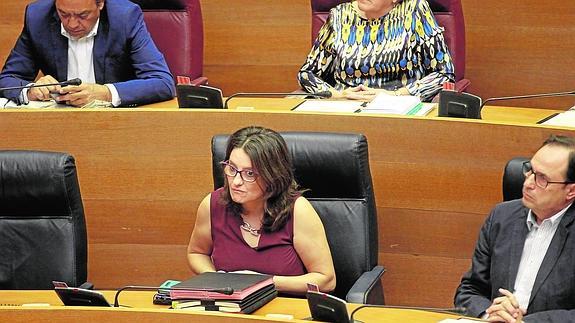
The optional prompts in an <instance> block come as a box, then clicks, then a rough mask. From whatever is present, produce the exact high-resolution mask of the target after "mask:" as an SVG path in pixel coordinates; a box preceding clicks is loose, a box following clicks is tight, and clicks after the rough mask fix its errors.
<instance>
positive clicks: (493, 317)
mask: <svg viewBox="0 0 575 323" xmlns="http://www.w3.org/2000/svg"><path fill="white" fill-rule="evenodd" d="M499 292H500V293H501V294H502V295H503V296H500V297H497V298H496V299H494V300H493V303H492V304H491V306H489V307H488V308H487V309H486V310H485V313H487V314H488V317H487V321H488V322H505V323H521V322H523V315H525V313H526V311H525V310H524V309H522V308H520V307H519V302H518V301H517V298H515V295H513V293H511V292H510V291H508V290H506V289H503V288H500V289H499Z"/></svg>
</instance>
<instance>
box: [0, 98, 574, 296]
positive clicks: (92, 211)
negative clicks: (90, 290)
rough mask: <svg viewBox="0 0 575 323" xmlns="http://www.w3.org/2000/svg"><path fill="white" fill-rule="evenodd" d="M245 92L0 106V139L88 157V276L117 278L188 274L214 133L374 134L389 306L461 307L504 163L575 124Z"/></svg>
mask: <svg viewBox="0 0 575 323" xmlns="http://www.w3.org/2000/svg"><path fill="white" fill-rule="evenodd" d="M234 102H235V104H239V105H243V106H249V105H252V106H255V107H256V110H255V111H252V112H240V111H234V110H194V109H188V110H175V109H173V108H171V109H170V108H168V109H160V108H161V107H169V106H172V107H173V105H174V104H175V103H174V102H168V103H162V104H158V105H157V106H158V107H159V108H158V109H147V108H140V109H109V110H77V109H69V110H67V111H63V110H25V111H19V110H2V111H0V138H2V142H1V143H0V149H40V150H56V151H67V152H70V153H72V154H73V155H74V156H75V157H76V160H77V165H78V173H79V177H80V184H81V188H82V196H83V199H84V206H85V212H86V217H87V224H88V232H89V279H90V280H91V281H92V282H94V283H95V284H96V286H98V287H99V288H116V287H120V286H122V285H126V284H144V285H145V284H149V285H155V284H158V283H159V282H160V281H163V280H165V279H184V278H186V277H188V276H189V275H190V272H189V270H188V268H187V264H186V259H185V250H186V245H187V242H188V239H189V235H190V232H191V230H192V228H193V223H194V221H195V211H196V208H197V206H198V204H199V202H200V201H201V199H202V198H203V197H204V196H205V195H206V194H207V193H208V192H210V191H211V190H212V180H211V156H210V140H211V137H212V136H213V135H214V134H218V133H231V132H233V131H234V130H236V129H238V128H240V127H243V126H246V125H251V124H258V125H263V126H267V127H271V128H273V129H276V130H278V131H287V130H289V131H338V132H361V133H364V134H365V135H366V136H367V138H368V142H369V147H370V148H369V149H370V150H369V153H370V166H371V172H372V176H373V182H374V189H375V194H376V203H377V207H378V225H379V232H380V235H379V249H380V250H379V252H380V261H381V264H382V265H384V266H385V267H386V268H387V270H388V271H387V273H386V274H385V276H384V277H385V278H384V283H385V286H386V296H387V299H388V303H389V304H401V305H427V306H449V304H451V302H452V298H453V290H454V288H455V286H457V283H458V281H459V279H460V277H461V274H462V273H463V272H464V271H465V270H467V267H468V265H469V259H470V257H471V254H472V251H473V247H474V243H475V240H476V237H477V232H478V230H479V227H480V226H481V224H482V222H483V220H484V219H485V217H486V215H487V213H488V212H489V210H490V209H491V208H492V207H493V205H494V204H495V203H497V202H498V201H500V200H501V174H502V169H503V166H504V164H505V162H506V161H507V160H508V159H510V158H512V157H514V156H529V155H531V154H532V153H533V152H534V151H535V150H536V149H537V148H538V147H539V145H540V143H541V142H542V141H543V140H544V139H545V138H546V137H547V136H548V135H549V134H551V133H571V134H574V133H575V131H568V130H558V129H553V128H547V127H543V126H538V125H533V124H534V121H535V120H539V119H540V118H542V117H543V116H545V115H547V114H549V113H550V112H548V111H547V110H543V111H537V110H529V109H514V108H505V109H498V108H486V109H485V111H484V117H485V119H486V120H456V119H445V118H432V117H431V118H405V117H383V116H357V115H355V116H349V115H337V114H324V115H322V114H301V113H284V112H281V111H277V112H276V111H268V112H266V111H260V110H258V106H259V107H263V106H265V107H270V108H271V109H273V110H276V109H279V110H281V109H282V108H281V107H282V106H283V109H284V110H285V109H286V108H289V106H291V105H293V104H295V103H297V102H298V100H281V99H279V100H269V99H268V100H246V99H243V100H242V99H238V100H237V101H234ZM290 104H291V105H290ZM490 120H491V121H490ZM496 120H511V121H504V122H497V121H496ZM514 120H517V121H522V120H523V121H524V122H526V124H521V123H518V122H517V121H514ZM530 124H531V125H530Z"/></svg>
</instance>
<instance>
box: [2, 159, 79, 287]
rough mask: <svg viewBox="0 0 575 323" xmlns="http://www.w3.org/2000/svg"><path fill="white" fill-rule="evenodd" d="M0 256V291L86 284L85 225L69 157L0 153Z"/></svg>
mask: <svg viewBox="0 0 575 323" xmlns="http://www.w3.org/2000/svg"><path fill="white" fill-rule="evenodd" d="M0 255H1V256H0V289H53V288H54V286H53V285H52V281H53V280H56V281H63V282H66V283H67V284H68V285H69V286H79V285H81V284H83V283H84V282H86V277H87V272H88V266H87V237H86V223H85V220H84V209H83V206H82V198H81V196H80V188H79V185H78V178H77V175H76V166H75V163H74V158H73V157H72V156H70V155H68V154H64V153H53V152H38V151H0Z"/></svg>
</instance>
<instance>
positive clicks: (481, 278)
mask: <svg viewBox="0 0 575 323" xmlns="http://www.w3.org/2000/svg"><path fill="white" fill-rule="evenodd" d="M528 211H529V210H528V209H527V208H526V207H525V206H523V204H522V203H521V200H513V201H509V202H505V203H501V204H499V205H497V206H496V207H495V208H494V209H493V211H492V212H491V214H490V215H489V217H488V218H487V220H486V221H485V223H484V225H483V227H482V228H481V232H480V234H479V239H478V241H477V245H476V247H475V253H474V254H473V260H472V264H471V270H470V271H469V272H467V273H466V274H465V275H464V276H463V279H462V280H461V284H460V285H459V287H458V289H457V292H456V294H455V305H456V306H461V307H465V308H466V309H467V312H468V314H469V315H471V316H475V317H478V316H480V315H482V313H483V312H484V311H485V310H486V309H487V308H488V307H489V306H490V305H491V301H492V300H493V299H494V298H496V297H498V296H500V295H499V293H498V291H497V290H498V289H499V288H505V289H507V290H510V291H513V288H514V285H515V278H516V277H517V270H518V269H519V262H520V261H521V253H522V252H523V244H524V242H525V239H526V237H527V233H528V229H527V225H526V221H527V213H528ZM574 218H575V204H574V205H572V206H571V207H570V208H569V209H568V210H567V212H566V213H565V214H564V215H563V218H562V219H561V222H560V223H559V226H558V227H557V231H556V232H555V235H554V236H553V239H552V240H551V244H550V245H549V249H548V250H547V253H546V254H545V258H544V259H543V263H542V264H541V268H540V269H539V272H538V273H537V278H536V279H535V283H534V285H533V290H532V292H531V298H530V299H529V305H528V309H527V315H526V316H525V317H524V320H525V321H526V322H573V321H575V225H573V219H574Z"/></svg>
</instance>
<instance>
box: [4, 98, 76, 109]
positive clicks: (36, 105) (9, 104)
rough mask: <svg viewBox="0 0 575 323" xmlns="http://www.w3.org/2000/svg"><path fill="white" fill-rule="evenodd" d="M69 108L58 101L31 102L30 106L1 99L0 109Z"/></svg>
mask: <svg viewBox="0 0 575 323" xmlns="http://www.w3.org/2000/svg"><path fill="white" fill-rule="evenodd" d="M64 107H69V106H67V105H64V104H58V103H56V101H53V100H50V101H30V102H28V104H21V105H18V104H16V102H14V101H10V100H8V99H6V98H0V109H2V108H5V109H14V108H15V109H21V108H30V109H41V108H64Z"/></svg>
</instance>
